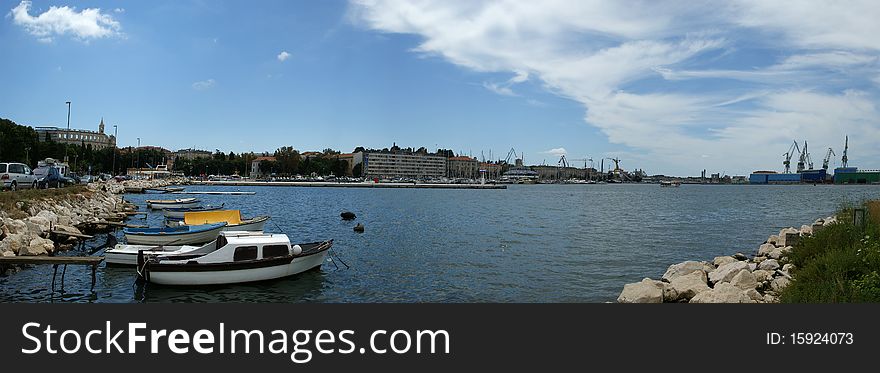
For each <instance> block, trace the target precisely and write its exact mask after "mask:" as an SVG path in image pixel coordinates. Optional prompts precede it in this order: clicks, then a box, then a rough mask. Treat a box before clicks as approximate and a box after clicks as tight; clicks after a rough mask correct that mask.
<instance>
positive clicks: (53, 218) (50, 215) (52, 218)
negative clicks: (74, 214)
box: [37, 210, 58, 224]
mask: <svg viewBox="0 0 880 373" xmlns="http://www.w3.org/2000/svg"><path fill="white" fill-rule="evenodd" d="M37 216H39V217H41V218H45V219H46V220H48V221H49V223H50V224H58V215H56V214H55V213H54V212H52V211H49V210H42V211H40V212H38V213H37Z"/></svg>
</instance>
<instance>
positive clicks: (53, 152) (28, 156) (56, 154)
mask: <svg viewBox="0 0 880 373" xmlns="http://www.w3.org/2000/svg"><path fill="white" fill-rule="evenodd" d="M40 140H43V141H40ZM114 150H115V153H116V157H115V161H114ZM65 154H66V155H67V157H68V164H69V165H70V168H71V170H73V171H74V172H77V173H81V174H85V173H88V172H91V173H92V174H98V173H111V174H123V173H125V170H126V168H128V167H135V166H136V163H137V160H138V157H140V164H141V166H142V167H144V166H145V165H146V164H147V163H149V164H151V165H153V166H155V165H156V164H159V163H162V162H164V161H165V157H166V156H165V154H163V152H162V151H160V150H157V149H141V150H140V151H137V150H136V149H134V148H132V147H128V148H123V149H114V148H104V149H100V150H99V149H93V148H92V146H91V145H86V144H85V143H84V142H82V143H80V145H74V144H62V143H58V142H55V141H52V140H51V139H40V138H39V134H38V133H37V131H35V130H34V129H33V128H31V127H28V126H22V125H18V124H16V123H15V122H13V121H11V120H9V119H4V118H0V162H21V163H24V164H27V165H28V166H30V167H31V168H36V167H37V162H39V161H41V160H43V159H46V158H54V159H57V160H59V161H63V160H64V156H65ZM114 166H115V168H116V172H113V167H114Z"/></svg>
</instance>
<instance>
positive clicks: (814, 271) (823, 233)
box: [780, 201, 880, 303]
mask: <svg viewBox="0 0 880 373" xmlns="http://www.w3.org/2000/svg"><path fill="white" fill-rule="evenodd" d="M864 205H865V208H866V209H867V210H868V211H869V214H870V215H869V217H868V219H867V221H866V224H865V225H864V226H863V227H857V226H855V225H854V224H853V221H852V208H851V207H847V208H844V209H842V210H841V211H839V212H838V214H837V216H838V223H837V224H833V225H831V226H828V227H825V228H824V229H822V230H819V231H818V232H816V233H815V234H813V235H812V236H811V237H806V238H804V239H802V240H801V241H800V242H799V243H798V245H796V246H795V248H794V250H792V252H791V254H790V255H789V257H788V260H789V262H791V263H792V264H794V265H795V266H796V270H794V271H793V273H792V275H793V277H794V281H792V283H791V285H789V286H788V287H787V288H785V289H784V290H783V291H782V293H781V294H780V301H781V302H783V303H851V302H872V303H875V302H880V274H878V272H880V201H869V202H865V203H864Z"/></svg>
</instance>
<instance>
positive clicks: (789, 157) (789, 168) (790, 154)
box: [782, 140, 801, 174]
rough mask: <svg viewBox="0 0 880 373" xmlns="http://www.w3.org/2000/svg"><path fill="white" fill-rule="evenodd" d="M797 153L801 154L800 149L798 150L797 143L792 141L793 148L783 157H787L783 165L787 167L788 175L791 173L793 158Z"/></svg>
mask: <svg viewBox="0 0 880 373" xmlns="http://www.w3.org/2000/svg"><path fill="white" fill-rule="evenodd" d="M795 151H797V152H798V153H800V152H801V150H800V148H798V144H797V141H794V140H792V144H791V147H790V148H789V149H788V152H787V153H785V154H783V155H782V156H784V157H785V161H783V162H782V164H783V165H785V173H787V174H790V173H791V157H792V156H794V154H795V153H794V152H795Z"/></svg>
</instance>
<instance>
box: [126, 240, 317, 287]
mask: <svg viewBox="0 0 880 373" xmlns="http://www.w3.org/2000/svg"><path fill="white" fill-rule="evenodd" d="M216 245H217V246H219V247H220V248H219V249H217V250H214V251H211V252H210V253H207V254H202V255H198V254H197V255H146V254H144V253H141V254H140V255H138V263H137V272H138V276H139V277H140V278H142V279H144V280H146V281H148V282H152V283H156V284H161V285H219V284H235V283H243V282H253V281H264V280H272V279H277V278H282V277H287V276H292V275H295V274H298V273H302V272H305V271H308V270H311V269H314V268H319V267H320V266H321V264H323V263H324V261H325V260H326V258H327V255H328V253H329V250H330V248H331V247H332V246H333V240H329V241H323V242H313V243H307V244H298V245H291V244H290V239H289V238H288V237H287V235H285V234H267V233H259V232H226V233H224V234H223V235H221V236H220V237H219V238H218V239H217V243H216Z"/></svg>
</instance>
